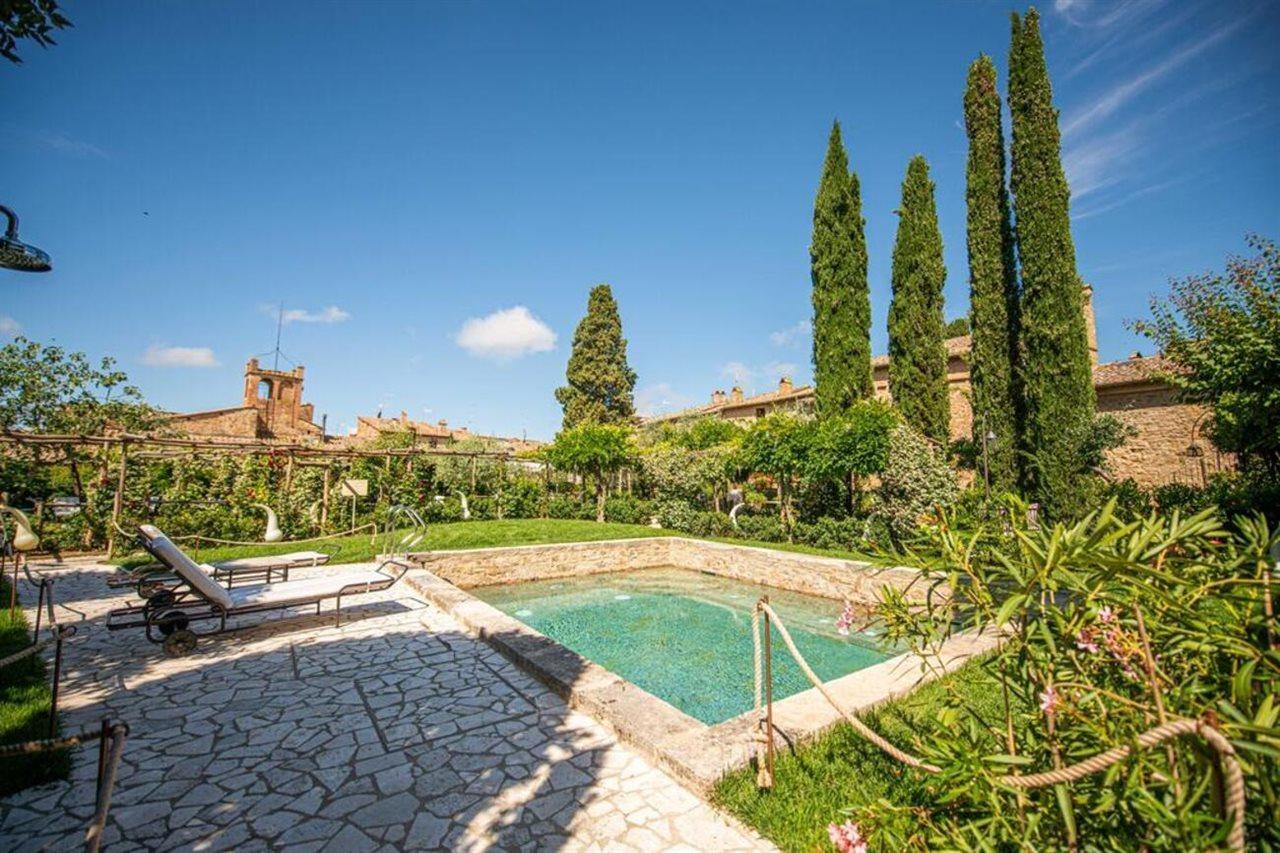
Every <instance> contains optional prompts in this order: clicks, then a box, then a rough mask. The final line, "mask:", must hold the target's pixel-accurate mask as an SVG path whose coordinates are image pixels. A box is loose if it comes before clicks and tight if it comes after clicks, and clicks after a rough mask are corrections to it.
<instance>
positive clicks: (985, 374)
mask: <svg viewBox="0 0 1280 853" xmlns="http://www.w3.org/2000/svg"><path fill="white" fill-rule="evenodd" d="M964 121H965V130H966V131H967V133H968V135H969V162H968V168H967V171H966V176H967V188H966V189H967V198H968V228H967V235H968V246H969V312H970V317H971V318H972V324H973V331H972V333H971V340H970V346H969V379H970V385H971V387H972V389H973V442H974V445H975V446H977V447H983V446H985V447H986V448H987V453H986V466H987V470H988V472H989V473H990V477H991V483H992V485H993V486H994V487H995V488H996V489H997V490H999V491H1008V490H1010V489H1013V488H1014V487H1015V485H1016V484H1017V480H1018V453H1017V450H1018V441H1019V435H1020V424H1019V422H1018V413H1019V410H1020V406H1019V396H1020V395H1021V389H1020V388H1019V386H1018V384H1017V381H1016V379H1017V372H1016V368H1017V364H1018V319H1019V306H1018V300H1019V294H1018V276H1017V264H1016V261H1015V259H1014V248H1013V229H1012V226H1011V224H1010V221H1009V194H1008V191H1007V190H1006V189H1005V182H1004V174H1005V168H1004V166H1005V156H1004V131H1003V130H1002V128H1001V122H1000V94H999V92H997V91H996V67H995V63H993V62H992V61H991V57H989V56H985V55H984V56H979V57H978V58H977V59H975V60H974V62H973V64H972V65H970V66H969V81H968V86H967V88H966V89H965V93H964ZM988 433H989V434H990V435H991V436H992V437H993V438H992V440H990V441H987V440H985V438H984V436H986V435H987V434H988Z"/></svg>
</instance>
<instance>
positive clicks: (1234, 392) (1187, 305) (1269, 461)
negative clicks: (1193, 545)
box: [1133, 236, 1280, 475]
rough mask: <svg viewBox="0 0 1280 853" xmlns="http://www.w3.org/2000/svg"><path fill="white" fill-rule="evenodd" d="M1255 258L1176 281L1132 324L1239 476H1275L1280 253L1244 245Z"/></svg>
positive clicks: (1279, 417)
mask: <svg viewBox="0 0 1280 853" xmlns="http://www.w3.org/2000/svg"><path fill="white" fill-rule="evenodd" d="M1249 245H1250V247H1252V248H1253V249H1254V250H1255V251H1257V253H1258V254H1257V255H1256V256H1254V257H1252V258H1231V259H1229V260H1228V261H1227V269H1226V272H1225V273H1210V274H1206V275H1197V276H1190V277H1188V278H1184V279H1181V280H1177V281H1174V282H1173V283H1172V284H1171V286H1170V293H1169V296H1168V298H1154V299H1153V300H1152V302H1151V319H1150V320H1145V321H1141V322H1136V323H1134V324H1133V326H1134V328H1135V329H1136V330H1137V331H1139V332H1141V333H1142V334H1144V335H1146V336H1147V337H1148V338H1150V339H1151V340H1153V341H1155V343H1156V345H1157V346H1159V348H1160V350H1161V352H1162V353H1164V355H1165V357H1166V358H1167V359H1168V360H1169V361H1170V362H1171V367H1170V369H1169V370H1167V371H1165V373H1164V377H1165V379H1166V380H1167V381H1169V382H1170V383H1172V384H1173V385H1174V386H1175V387H1177V388H1178V389H1179V391H1180V392H1181V394H1182V397H1183V398H1184V399H1186V400H1189V401H1191V402H1195V403H1202V404H1204V405H1206V406H1209V407H1210V408H1211V409H1212V412H1213V416H1212V419H1211V420H1210V421H1209V424H1208V434H1209V437H1210V439H1211V440H1212V441H1213V443H1214V444H1215V445H1217V446H1218V447H1219V448H1221V449H1222V450H1225V451H1227V452H1229V453H1235V454H1237V455H1238V457H1239V459H1240V463H1241V467H1243V468H1246V469H1248V468H1251V467H1261V468H1262V469H1264V470H1265V471H1266V472H1268V473H1270V474H1271V475H1280V249H1277V246H1276V244H1275V242H1274V241H1273V240H1270V239H1264V238H1262V237H1256V236H1255V237H1250V238H1249Z"/></svg>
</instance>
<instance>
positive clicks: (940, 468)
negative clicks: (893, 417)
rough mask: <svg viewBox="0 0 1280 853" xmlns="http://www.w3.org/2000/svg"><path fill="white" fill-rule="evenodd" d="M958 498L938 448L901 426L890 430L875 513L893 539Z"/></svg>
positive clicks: (954, 484)
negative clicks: (887, 454)
mask: <svg viewBox="0 0 1280 853" xmlns="http://www.w3.org/2000/svg"><path fill="white" fill-rule="evenodd" d="M958 495H959V488H958V486H957V485H956V475H955V472H954V471H952V470H951V467H950V466H948V465H947V460H946V458H945V456H944V454H943V452H942V450H941V448H938V447H935V446H934V445H933V444H932V443H931V442H930V441H929V440H928V439H927V438H925V437H924V436H922V435H921V434H920V433H918V432H916V431H915V430H913V429H912V428H911V427H909V426H907V425H906V424H904V423H899V424H897V425H896V426H894V428H893V431H892V432H890V433H889V459H888V462H887V463H886V464H885V468H884V471H883V472H881V474H880V489H879V497H880V504H879V505H878V506H877V507H876V510H875V514H876V515H877V517H879V518H881V519H883V520H884V522H885V523H886V524H888V526H889V529H890V531H891V532H892V533H893V535H894V536H897V537H900V538H904V537H907V536H910V535H912V534H913V533H914V532H915V531H916V529H917V528H918V527H919V524H920V519H921V518H922V517H923V516H926V515H933V514H935V513H936V512H937V511H938V510H939V509H947V508H949V507H950V506H951V505H952V504H953V503H955V501H956V498H957V497H958Z"/></svg>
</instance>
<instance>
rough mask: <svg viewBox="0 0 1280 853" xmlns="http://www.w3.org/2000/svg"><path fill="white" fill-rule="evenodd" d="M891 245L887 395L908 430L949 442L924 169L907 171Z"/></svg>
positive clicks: (940, 277)
mask: <svg viewBox="0 0 1280 853" xmlns="http://www.w3.org/2000/svg"><path fill="white" fill-rule="evenodd" d="M898 216H899V219H898V236H897V239H896V240H895V241H894V244H893V276H892V278H893V301H892V302H891V303H890V305H889V393H890V395H892V397H893V404H894V405H895V406H897V407H898V410H899V411H900V412H902V416H903V418H904V419H905V420H906V422H907V423H908V424H910V425H911V426H913V427H915V428H916V429H917V430H919V431H920V432H921V433H923V434H924V435H926V436H928V437H929V438H931V439H933V440H934V441H937V442H939V443H945V442H946V441H947V440H948V438H949V437H950V432H951V430H950V425H951V407H950V404H949V401H948V399H947V352H946V348H945V346H944V345H943V343H942V326H943V322H942V284H943V282H944V281H946V278H947V268H946V266H945V265H944V264H943V262H942V233H941V232H940V231H939V230H938V211H937V207H936V205H935V204H934V200H933V181H931V180H929V164H928V163H927V162H926V161H925V159H924V158H923V157H921V156H919V155H917V156H915V157H913V158H912V159H911V164H910V165H909V166H907V177H906V180H904V181H903V182H902V206H901V207H900V208H899V210H898Z"/></svg>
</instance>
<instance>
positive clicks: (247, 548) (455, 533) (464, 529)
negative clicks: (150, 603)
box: [116, 518, 897, 568]
mask: <svg viewBox="0 0 1280 853" xmlns="http://www.w3.org/2000/svg"><path fill="white" fill-rule="evenodd" d="M688 535H689V534H687V533H681V532H679V531H676V530H659V529H657V528H653V527H648V526H645V525H639V524H611V523H606V524H597V523H595V522H594V521H575V520H565V519H542V518H525V519H510V520H506V521H458V522H454V523H452V524H430V525H428V526H427V536H426V538H425V539H424V540H423V541H422V542H421V543H419V544H417V545H415V546H414V550H418V551H449V550H460V549H465V548H497V547H501V546H504V545H538V544H547V543H553V542H592V541H599V540H603V539H634V538H637V537H642V536H688ZM693 538H700V537H693ZM379 539H381V537H379ZM710 541H713V542H724V543H727V544H729V545H747V546H751V547H755V548H772V549H774V550H777V551H793V552H795V553H799V554H815V555H817V556H820V557H840V558H843V559H847V560H861V561H864V562H871V563H876V564H886V565H889V564H892V565H897V564H896V563H894V562H893V561H892V560H888V561H886V560H885V558H883V557H876V556H870V555H867V554H862V553H858V552H856V551H844V550H834V549H832V550H827V549H823V548H814V547H812V546H809V545H798V544H797V545H789V544H787V543H786V542H756V541H753V540H749V539H730V538H724V537H718V538H717V537H711V538H710ZM180 544H182V546H183V548H185V549H187V550H188V552H189V553H190V554H191V555H192V556H193V557H196V556H198V558H199V559H200V561H201V562H214V561H217V560H230V559H234V558H236V557H257V556H267V555H271V554H283V553H285V552H288V551H297V550H300V549H305V548H308V547H311V545H317V546H319V547H320V549H321V550H326V551H327V550H329V549H330V548H337V549H338V552H337V554H336V555H335V556H334V558H333V561H332V562H334V563H359V562H363V561H366V560H370V559H372V558H373V556H374V555H375V554H376V553H377V550H378V545H379V544H380V542H379V543H373V544H371V543H370V541H369V536H368V535H362V536H344V537H342V538H339V539H326V540H324V541H323V542H319V543H310V544H309V543H301V544H299V543H296V542H277V543H275V544H273V545H230V546H225V547H216V548H204V549H202V550H201V551H200V552H199V554H198V555H197V553H196V550H195V548H194V546H192V545H191V544H189V543H185V542H184V543H180ZM116 562H118V563H119V564H120V565H122V566H124V567H125V568H132V567H134V566H141V565H145V564H147V563H150V562H152V560H151V559H150V557H148V556H147V555H146V554H143V553H141V552H134V553H132V554H129V555H127V556H125V557H122V558H120V559H119V560H117V561H116Z"/></svg>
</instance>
